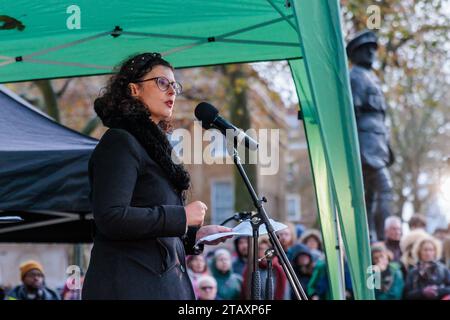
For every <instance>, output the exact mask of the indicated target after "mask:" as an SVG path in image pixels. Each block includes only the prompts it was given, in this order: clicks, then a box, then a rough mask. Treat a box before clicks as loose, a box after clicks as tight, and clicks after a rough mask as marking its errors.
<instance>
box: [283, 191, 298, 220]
mask: <svg viewBox="0 0 450 320" xmlns="http://www.w3.org/2000/svg"><path fill="white" fill-rule="evenodd" d="M286 213H287V219H288V221H299V220H300V217H301V214H300V195H298V194H288V195H286Z"/></svg>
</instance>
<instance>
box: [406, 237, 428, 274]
mask: <svg viewBox="0 0 450 320" xmlns="http://www.w3.org/2000/svg"><path fill="white" fill-rule="evenodd" d="M424 237H428V233H426V232H425V230H423V229H416V230H412V231H410V232H409V233H408V234H406V235H404V236H403V237H402V239H401V240H400V249H401V251H402V256H401V258H400V262H401V270H402V273H403V279H405V281H406V279H407V277H408V273H409V272H410V271H411V270H412V268H414V266H415V265H416V264H417V262H418V261H417V260H416V258H415V256H414V255H413V247H414V244H415V243H416V242H418V241H420V239H422V238H424Z"/></svg>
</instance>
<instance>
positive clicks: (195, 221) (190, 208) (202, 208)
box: [184, 201, 208, 226]
mask: <svg viewBox="0 0 450 320" xmlns="http://www.w3.org/2000/svg"><path fill="white" fill-rule="evenodd" d="M184 210H185V211H186V220H187V225H188V226H202V225H203V220H204V219H205V213H206V210H208V207H207V206H206V204H204V203H203V202H201V201H194V202H191V203H189V204H188V205H187V206H186V207H184Z"/></svg>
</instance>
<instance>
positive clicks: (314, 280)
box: [306, 259, 353, 300]
mask: <svg viewBox="0 0 450 320" xmlns="http://www.w3.org/2000/svg"><path fill="white" fill-rule="evenodd" d="M344 282H345V298H346V299H347V300H352V299H353V285H352V281H351V278H350V269H349V267H348V263H347V261H346V260H344ZM306 293H307V295H308V296H309V297H311V300H330V299H331V291H330V284H329V281H328V273H327V265H326V261H325V259H319V260H317V261H316V263H315V266H314V271H313V274H312V276H311V279H310V280H309V283H308V287H307V291H306Z"/></svg>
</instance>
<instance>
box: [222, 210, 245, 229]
mask: <svg viewBox="0 0 450 320" xmlns="http://www.w3.org/2000/svg"><path fill="white" fill-rule="evenodd" d="M251 216H252V212H251V211H244V212H236V213H235V214H234V215H233V216H231V217H229V218H227V219H226V220H224V221H223V222H222V223H221V224H220V225H221V226H224V225H226V224H227V223H228V222H229V221H231V220H234V221H237V222H242V221H244V220H249V219H250V217H251Z"/></svg>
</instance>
